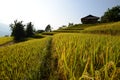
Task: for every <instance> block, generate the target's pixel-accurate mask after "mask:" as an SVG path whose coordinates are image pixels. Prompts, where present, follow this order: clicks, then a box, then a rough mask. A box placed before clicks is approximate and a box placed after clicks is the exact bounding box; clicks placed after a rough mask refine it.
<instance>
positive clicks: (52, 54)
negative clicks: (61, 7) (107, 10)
mask: <svg viewBox="0 0 120 80" xmlns="http://www.w3.org/2000/svg"><path fill="white" fill-rule="evenodd" d="M109 30H110V31H111V32H110V33H108V32H109ZM116 30H118V32H117V31H116ZM119 30H120V22H115V23H105V24H94V25H92V24H89V25H82V24H80V25H75V26H71V27H67V28H65V29H61V31H60V30H57V31H54V32H50V33H45V34H50V35H51V36H49V35H48V36H45V37H44V38H42V39H39V38H38V39H31V40H28V41H25V42H20V43H16V44H13V45H10V46H6V47H1V48H0V80H18V79H19V80H24V79H25V80H120V76H119V75H120V37H119V36H115V35H119ZM73 31H74V32H73ZM102 31H104V33H103V32H102ZM114 31H115V32H114ZM67 32H68V33H67ZM113 32H114V34H113ZM93 33H94V34H93ZM52 34H54V35H52ZM101 34H102V35H101ZM104 34H105V35H104ZM106 34H108V35H106ZM9 39H10V38H9ZM2 40H6V38H1V41H2ZM7 40H8V39H7ZM7 40H6V41H7ZM10 40H11V39H10ZM1 44H3V43H1Z"/></svg>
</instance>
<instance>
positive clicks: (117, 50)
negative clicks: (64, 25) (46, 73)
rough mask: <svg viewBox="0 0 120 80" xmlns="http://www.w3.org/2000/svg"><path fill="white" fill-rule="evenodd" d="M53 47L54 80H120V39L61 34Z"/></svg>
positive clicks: (56, 38) (54, 39) (93, 35)
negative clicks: (55, 65) (55, 66)
mask: <svg viewBox="0 0 120 80" xmlns="http://www.w3.org/2000/svg"><path fill="white" fill-rule="evenodd" d="M52 46H53V47H52V54H53V58H54V59H55V60H54V61H56V60H57V68H56V69H53V73H52V74H53V75H51V77H52V79H51V80H120V37H119V36H110V35H95V34H78V33H71V34H70V33H66V34H57V35H55V36H54V37H53V41H52ZM54 64H56V63H55V62H54Z"/></svg>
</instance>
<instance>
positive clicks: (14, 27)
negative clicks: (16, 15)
mask: <svg viewBox="0 0 120 80" xmlns="http://www.w3.org/2000/svg"><path fill="white" fill-rule="evenodd" d="M10 28H11V31H12V33H11V36H13V37H14V40H15V41H16V42H20V41H24V40H25V39H26V38H28V37H34V36H35V34H36V33H37V32H38V33H40V32H39V31H40V30H39V31H35V28H34V25H33V24H32V22H29V23H27V25H24V24H23V21H17V20H15V21H14V23H12V24H10ZM41 32H51V26H50V25H47V26H46V28H45V30H41Z"/></svg>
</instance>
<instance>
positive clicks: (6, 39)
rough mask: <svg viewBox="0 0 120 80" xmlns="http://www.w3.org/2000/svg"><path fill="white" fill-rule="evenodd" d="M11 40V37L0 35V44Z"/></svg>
mask: <svg viewBox="0 0 120 80" xmlns="http://www.w3.org/2000/svg"><path fill="white" fill-rule="evenodd" d="M12 40H13V38H12V37H0V45H2V44H5V43H7V42H10V41H12Z"/></svg>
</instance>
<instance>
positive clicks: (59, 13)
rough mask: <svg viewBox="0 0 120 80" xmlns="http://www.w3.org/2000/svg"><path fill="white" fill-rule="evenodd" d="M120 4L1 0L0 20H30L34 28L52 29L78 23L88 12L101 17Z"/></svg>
mask: <svg viewBox="0 0 120 80" xmlns="http://www.w3.org/2000/svg"><path fill="white" fill-rule="evenodd" d="M116 5H120V0H1V1H0V12H1V13H0V22H1V23H4V24H8V25H9V24H10V23H13V21H14V20H16V19H18V20H23V21H24V23H27V22H30V21H32V22H33V24H34V27H35V28H36V29H45V27H46V26H47V25H48V24H50V25H51V26H52V27H53V29H57V28H58V27H61V26H62V25H68V23H69V22H71V23H74V24H78V23H81V21H80V19H81V18H82V17H84V16H87V15H89V14H92V15H95V16H98V17H101V16H102V15H103V14H104V12H105V11H106V10H107V9H108V8H112V7H113V6H116Z"/></svg>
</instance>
